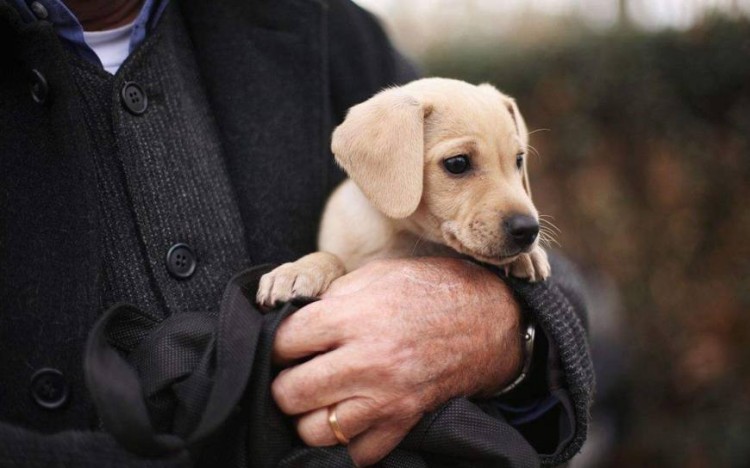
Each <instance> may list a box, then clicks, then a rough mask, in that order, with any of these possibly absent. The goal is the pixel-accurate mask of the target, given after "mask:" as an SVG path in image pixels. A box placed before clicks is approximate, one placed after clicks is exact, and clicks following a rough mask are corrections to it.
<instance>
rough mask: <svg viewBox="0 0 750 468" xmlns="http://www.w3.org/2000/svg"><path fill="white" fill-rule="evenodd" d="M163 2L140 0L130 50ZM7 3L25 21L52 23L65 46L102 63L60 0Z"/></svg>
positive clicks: (154, 20) (143, 36)
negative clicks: (13, 7)
mask: <svg viewBox="0 0 750 468" xmlns="http://www.w3.org/2000/svg"><path fill="white" fill-rule="evenodd" d="M167 3H169V0H145V1H144V2H143V6H142V7H141V11H140V13H138V17H136V19H135V22H134V23H133V32H132V33H131V36H130V52H131V53H132V52H133V51H134V50H135V49H136V47H138V46H139V45H140V44H141V43H142V42H143V41H144V40H145V39H146V33H147V32H148V31H150V30H151V29H153V27H154V26H155V25H156V23H157V22H158V21H159V18H161V15H162V13H164V9H165V8H166V6H167ZM10 4H11V5H13V6H15V7H16V9H17V10H18V12H19V13H20V15H21V18H23V20H24V21H26V22H29V23H30V22H33V21H40V20H44V21H49V22H50V23H52V26H53V27H54V29H55V32H56V33H57V35H58V36H59V37H60V39H61V40H62V42H63V44H65V46H66V47H68V48H69V49H70V50H72V51H73V52H75V53H76V54H78V55H79V56H81V57H82V58H84V59H85V60H88V61H89V62H91V63H93V64H95V65H98V66H100V67H101V66H102V62H101V60H99V57H98V56H97V55H96V53H94V51H93V50H92V49H91V47H89V45H88V44H86V41H85V40H84V39H83V26H81V23H80V22H79V21H78V18H76V16H75V15H74V14H73V13H72V12H71V11H70V10H69V9H68V7H67V6H65V4H64V3H63V2H62V0H10Z"/></svg>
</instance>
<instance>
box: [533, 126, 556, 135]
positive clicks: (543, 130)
mask: <svg viewBox="0 0 750 468" xmlns="http://www.w3.org/2000/svg"><path fill="white" fill-rule="evenodd" d="M551 131H552V130H550V129H549V128H537V129H536V130H532V131H530V132H529V135H533V134H535V133H537V132H551Z"/></svg>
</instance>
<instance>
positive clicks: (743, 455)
mask: <svg viewBox="0 0 750 468" xmlns="http://www.w3.org/2000/svg"><path fill="white" fill-rule="evenodd" d="M424 65H425V68H426V69H427V70H428V72H429V74H431V75H436V76H449V77H455V78H461V79H465V80H467V81H470V82H475V83H478V82H483V81H488V82H492V83H494V84H495V85H496V86H498V87H499V88H500V89H502V90H504V91H505V92H507V93H509V94H511V95H513V96H515V97H516V99H517V100H518V102H519V105H520V108H521V111H522V112H523V113H524V115H525V116H526V120H527V122H528V123H529V126H530V128H532V129H535V128H537V129H538V128H542V129H549V131H538V132H536V133H534V134H533V135H532V144H533V145H534V146H535V147H536V149H537V150H538V152H539V154H540V157H539V158H537V159H532V161H531V171H532V187H533V188H534V195H535V198H536V202H537V205H538V206H539V207H540V209H541V211H542V212H543V213H547V214H550V215H552V216H554V218H555V223H556V224H557V225H558V226H559V227H560V228H561V229H562V234H561V235H560V243H561V244H562V248H563V250H564V251H565V252H567V253H568V254H569V255H570V256H571V257H573V258H574V259H576V260H577V261H578V262H579V263H580V264H581V265H583V266H584V267H586V268H588V269H589V270H590V271H595V272H600V273H603V274H607V275H610V276H611V277H612V278H613V279H614V281H615V282H616V284H617V285H618V288H619V290H620V292H621V294H622V297H623V301H624V308H625V314H626V317H625V321H624V324H625V326H626V327H627V330H626V331H627V336H628V337H629V338H630V348H629V349H628V352H629V353H630V354H631V360H632V362H633V366H632V372H631V373H630V375H629V378H628V383H629V385H630V388H631V390H632V391H631V393H630V395H632V396H631V397H630V399H629V401H627V402H626V404H627V408H629V416H630V417H629V424H628V426H627V432H626V434H625V436H624V437H623V440H621V443H620V447H619V449H618V452H617V453H616V454H615V456H614V457H613V458H612V460H611V462H610V463H611V464H612V465H616V466H654V465H667V466H748V464H750V461H749V460H750V344H749V343H750V313H749V312H750V262H749V259H750V209H748V203H750V24H749V23H748V22H747V21H729V20H725V19H721V18H714V19H712V20H709V21H706V22H705V23H704V24H702V25H700V26H698V27H695V28H694V29H692V30H690V31H687V32H681V33H680V32H661V33H656V34H648V33H643V32H637V31H632V30H629V31H623V30H617V31H614V32H611V33H609V34H601V33H600V34H589V35H587V36H584V37H581V36H580V35H577V36H576V38H575V39H571V40H570V41H568V42H561V43H556V44H551V45H547V46H544V47H540V46H534V47H523V46H513V45H510V44H494V45H488V46H486V47H482V48H479V49H471V50H465V49H462V48H461V47H455V48H453V49H445V48H444V49H441V50H434V51H432V52H431V53H430V54H429V55H428V56H427V57H426V58H425V60H424ZM593 313H596V311H593Z"/></svg>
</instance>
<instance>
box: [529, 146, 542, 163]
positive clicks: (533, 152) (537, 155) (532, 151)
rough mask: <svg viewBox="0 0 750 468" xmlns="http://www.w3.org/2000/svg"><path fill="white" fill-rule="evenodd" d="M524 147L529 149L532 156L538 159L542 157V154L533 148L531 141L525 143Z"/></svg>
mask: <svg viewBox="0 0 750 468" xmlns="http://www.w3.org/2000/svg"><path fill="white" fill-rule="evenodd" d="M526 147H527V148H528V149H529V152H530V153H532V154H533V155H534V156H536V157H537V158H538V159H540V160H541V159H542V155H541V154H539V151H538V150H537V149H536V148H534V146H533V145H532V144H531V143H527V144H526Z"/></svg>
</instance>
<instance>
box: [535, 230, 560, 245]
mask: <svg viewBox="0 0 750 468" xmlns="http://www.w3.org/2000/svg"><path fill="white" fill-rule="evenodd" d="M539 241H540V242H542V243H543V244H545V246H547V247H551V246H552V244H555V245H557V246H558V247H560V243H559V242H558V241H557V238H556V235H555V232H553V231H550V230H549V229H547V228H544V227H542V228H541V229H540V230H539Z"/></svg>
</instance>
